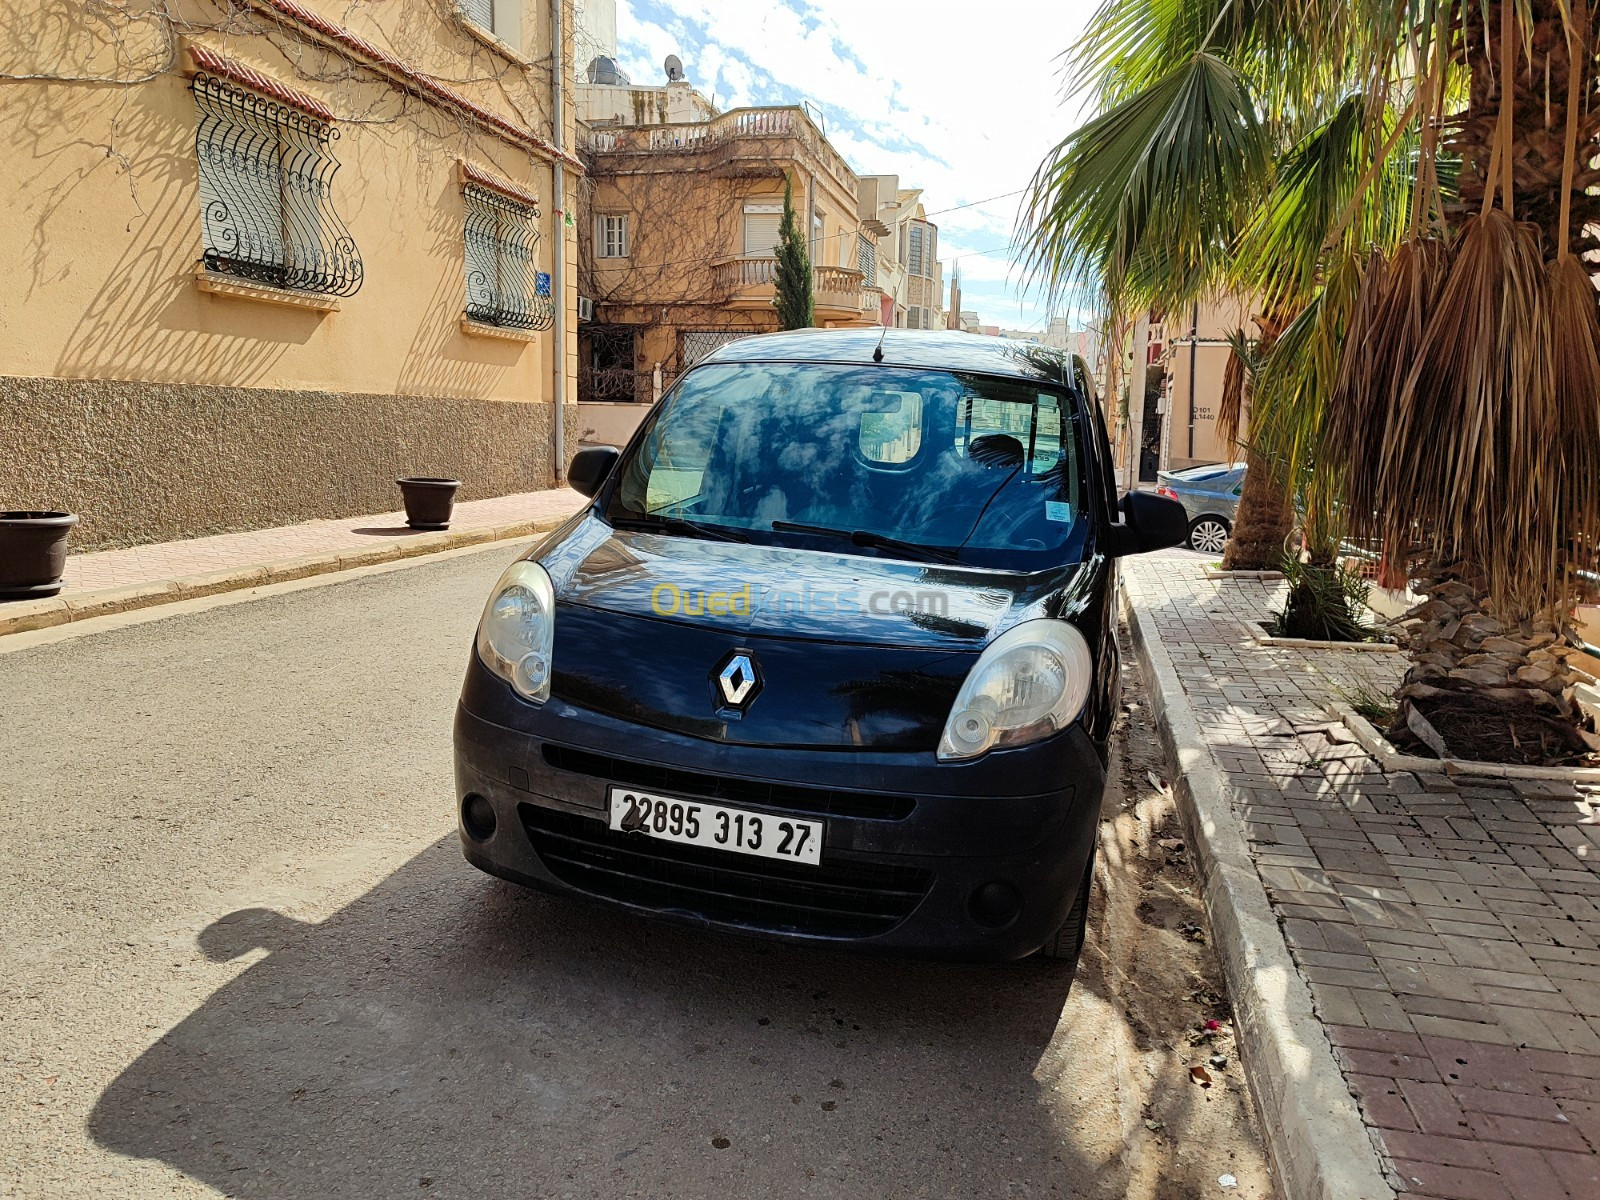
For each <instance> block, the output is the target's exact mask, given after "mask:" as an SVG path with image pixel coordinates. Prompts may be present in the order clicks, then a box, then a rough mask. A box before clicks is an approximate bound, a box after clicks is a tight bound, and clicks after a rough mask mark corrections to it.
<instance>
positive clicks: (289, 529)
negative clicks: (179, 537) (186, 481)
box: [63, 488, 583, 595]
mask: <svg viewBox="0 0 1600 1200" xmlns="http://www.w3.org/2000/svg"><path fill="white" fill-rule="evenodd" d="M582 503H583V497H582V496H580V495H579V494H578V493H577V492H574V491H573V490H572V489H571V488H550V489H548V490H546V491H540V492H519V493H517V494H516V495H511V496H496V497H494V498H493V499H489V500H467V501H463V502H462V503H459V504H457V505H456V507H455V512H454V514H453V516H452V518H451V521H450V528H451V529H452V530H454V531H461V530H473V529H487V528H493V527H495V526H499V525H509V524H512V523H514V522H518V521H538V520H546V519H550V518H559V517H565V516H567V515H568V514H569V513H572V512H574V511H576V510H577V508H578V506H579V505H580V504H582ZM417 536H419V535H418V532H417V531H416V530H413V529H409V528H407V526H406V518H405V513H404V512H387V513H375V514H370V515H367V516H360V517H345V518H341V519H338V520H326V521H306V522H303V523H302V524H299V525H286V526H282V527H280V528H276V529H255V530H251V531H249V532H246V533H223V534H217V535H215V536H213V537H202V538H190V539H187V540H185V541H179V542H157V543H153V544H150V545H144V546H130V547H128V548H127V549H124V550H100V551H93V552H90V553H87V554H71V555H68V557H67V569H66V574H65V576H64V578H65V580H66V587H65V588H64V590H63V594H66V595H71V594H73V593H80V592H87V591H97V590H100V589H103V588H121V587H131V586H135V585H138V584H144V583H154V582H157V581H160V580H163V579H179V578H182V577H185V576H189V575H200V574H204V573H206V572H210V571H225V570H229V569H232V568H238V567H250V566H255V565H257V564H259V563H271V562H275V561H279V560H282V559H289V558H298V557H300V556H302V555H308V554H334V553H341V552H345V553H348V552H353V551H357V550H363V549H367V548H370V547H372V546H377V545H383V544H384V543H386V542H392V541H395V540H397V539H398V540H404V539H407V538H414V537H417Z"/></svg>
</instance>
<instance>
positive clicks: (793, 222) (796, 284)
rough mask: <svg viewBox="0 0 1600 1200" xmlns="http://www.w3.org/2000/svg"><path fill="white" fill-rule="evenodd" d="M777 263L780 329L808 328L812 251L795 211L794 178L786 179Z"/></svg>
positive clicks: (775, 301) (774, 280)
mask: <svg viewBox="0 0 1600 1200" xmlns="http://www.w3.org/2000/svg"><path fill="white" fill-rule="evenodd" d="M777 258H778V262H777V266H776V268H775V269H774V271H773V276H772V283H773V290H774V292H775V293H776V294H775V295H774V297H773V301H772V302H773V304H774V305H775V306H776V307H777V309H778V328H779V329H809V328H810V327H811V325H812V323H813V321H812V317H813V313H812V307H813V296H812V288H811V252H810V251H809V250H807V249H806V239H805V237H804V235H803V234H802V232H801V229H800V221H799V218H798V217H796V216H795V211H794V180H793V179H792V178H790V177H789V176H785V177H784V180H783V221H782V223H781V224H780V225H779V226H778V246H777Z"/></svg>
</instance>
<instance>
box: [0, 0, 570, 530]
mask: <svg viewBox="0 0 1600 1200" xmlns="http://www.w3.org/2000/svg"><path fill="white" fill-rule="evenodd" d="M563 3H564V6H565V11H564V12H563V14H562V19H561V20H560V22H559V25H560V28H561V36H560V37H559V38H558V37H557V36H556V30H557V25H558V22H557V20H556V19H555V16H554V14H553V12H552V9H553V7H555V6H553V5H552V4H551V3H549V2H548V0H461V3H460V4H459V6H458V7H457V6H452V5H447V4H439V5H432V4H430V5H414V4H398V3H395V4H382V5H348V4H343V3H335V2H334V0H164V2H157V0H132V2H130V3H126V4H120V5H82V4H77V3H69V2H67V0H46V2H45V3H40V2H38V0H0V7H3V8H4V9H5V10H7V14H6V24H7V28H8V37H7V39H6V43H5V45H4V46H3V47H0V74H3V76H4V77H5V78H6V79H7V80H8V81H7V82H5V83H4V84H0V127H3V129H4V132H3V133H0V138H4V139H5V140H6V141H7V142H8V143H9V145H8V146H7V151H8V152H7V153H6V155H5V164H6V165H5V167H4V168H0V202H3V203H4V205H5V209H6V212H7V214H8V219H7V221H5V222H4V223H3V224H0V246H3V247H4V251H5V253H6V258H7V260H8V261H10V262H12V263H13V264H14V266H15V267H16V268H17V269H15V270H13V272H11V273H10V275H9V276H8V278H7V280H6V281H5V282H4V283H0V288H4V289H5V291H6V299H5V302H4V303H3V304H0V462H3V463H5V464H6V468H7V469H6V470H5V471H3V472H0V507H21V508H41V507H60V508H68V509H71V510H73V511H76V512H78V513H80V514H81V516H82V525H81V526H80V529H79V532H78V535H77V536H76V537H75V543H76V544H77V545H78V547H79V548H92V547H96V546H108V545H116V544H129V543H134V542H140V541H148V540H158V539H167V538H174V537H184V536H192V535H198V534H205V533H213V532H221V531H224V530H230V529H244V528H256V527H262V526H267V525H275V524H282V523H287V522H292V521H296V520H302V519H306V518H310V517H319V516H340V515H353V514H358V513H363V512H378V511H385V510H388V509H392V508H395V507H397V502H398V496H397V493H396V491H395V488H394V482H393V481H394V479H395V477H396V476H400V475H408V474H423V475H448V476H454V477H459V478H461V479H462V480H463V481H464V486H463V489H462V495H463V497H468V498H470V497H473V496H486V495H496V494H505V493H509V492H516V491H524V490H529V489H533V488H538V487H547V486H549V485H550V484H551V483H552V482H553V481H554V480H555V478H556V477H557V475H558V468H559V467H561V466H562V465H563V464H562V462H561V461H560V456H559V454H558V451H557V436H556V434H557V425H558V421H557V415H556V404H555V402H556V397H557V395H558V394H564V396H565V400H566V401H567V404H568V406H569V407H568V408H567V409H565V410H564V411H563V415H564V416H565V417H566V418H567V419H566V420H565V421H564V422H562V424H565V425H567V426H570V425H571V424H572V421H573V419H575V416H576V411H575V407H574V406H572V402H573V401H574V400H575V398H576V388H575V382H576V337H575V334H576V321H575V315H576V314H575V309H576V290H575V287H574V286H573V285H574V275H575V268H576V237H575V232H576V231H575V230H574V229H573V228H571V225H572V222H571V221H570V219H569V218H567V216H566V214H569V213H571V212H572V211H573V209H574V207H575V200H576V195H577V191H578V181H579V179H580V178H581V173H582V170H583V163H582V160H581V159H580V158H578V157H577V156H576V155H574V154H573V153H572V150H571V147H572V146H573V144H574V139H575V133H576V126H575V122H574V116H573V113H572V112H571V108H570V105H568V106H567V107H566V115H565V120H564V121H559V122H558V121H557V119H556V112H557V106H556V96H555V89H554V87H553V85H552V71H551V66H552V62H553V61H554V60H557V59H558V58H559V60H560V61H562V62H563V63H565V62H567V61H569V59H570V54H571V35H570V29H571V24H570V20H571V4H572V0H563ZM558 42H559V43H560V44H559V46H558ZM558 49H559V50H560V54H559V55H557V53H556V51H557V50H558ZM561 74H563V75H564V74H565V67H563V70H562V72H561ZM558 174H560V175H561V176H563V178H564V182H563V190H564V192H565V194H564V195H561V194H557V191H556V177H557V175H558ZM557 256H561V257H562V258H563V259H564V264H563V266H564V270H562V271H557V269H556V259H557ZM562 275H564V277H565V281H566V287H565V288H564V289H558V288H557V286H556V283H555V280H556V278H557V277H559V276H562ZM558 324H562V325H564V326H565V331H566V343H567V344H566V346H565V347H561V346H558V345H557V342H556V327H557V325H558ZM569 440H570V441H572V442H573V443H574V444H575V441H576V439H575V438H573V439H569Z"/></svg>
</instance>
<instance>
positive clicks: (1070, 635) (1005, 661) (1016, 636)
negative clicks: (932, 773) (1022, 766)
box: [939, 618, 1094, 760]
mask: <svg viewBox="0 0 1600 1200" xmlns="http://www.w3.org/2000/svg"><path fill="white" fill-rule="evenodd" d="M1093 678H1094V660H1093V657H1092V656H1091V655H1090V653H1089V644H1088V643H1087V642H1085V641H1084V640H1083V635H1082V634H1081V633H1079V632H1078V631H1077V630H1076V629H1074V628H1073V627H1072V626H1071V625H1069V624H1067V622H1065V621H1055V620H1050V619H1048V618H1040V619H1038V620H1033V621H1024V622H1023V623H1022V624H1020V625H1018V626H1016V627H1015V628H1013V629H1008V630H1006V632H1005V633H1002V634H1001V635H1000V636H999V637H997V638H995V640H994V641H993V642H991V643H990V644H989V648H988V649H987V650H985V651H984V652H983V654H982V656H981V657H979V659H978V662H977V665H976V666H974V667H973V668H972V670H971V671H970V672H969V673H968V675H967V679H966V682H965V683H963V684H962V685H961V691H960V693H959V694H958V695H957V696H956V702H955V705H954V707H952V708H951V710H950V719H949V720H948V721H946V722H945V725H944V736H943V737H942V738H940V739H939V757H940V758H941V759H944V760H949V759H959V758H976V757H977V756H978V755H980V754H984V753H986V752H987V751H989V750H992V749H993V748H994V747H996V746H1025V745H1027V744H1028V743H1029V742H1037V741H1039V740H1040V739H1041V738H1047V737H1049V736H1050V735H1051V734H1052V733H1055V732H1056V731H1057V730H1060V729H1065V728H1066V727H1067V726H1068V725H1070V724H1072V722H1074V721H1076V720H1077V719H1078V714H1079V713H1081V712H1082V711H1083V705H1084V702H1085V701H1086V700H1087V699H1088V698H1089V684H1090V681H1091V680H1092V679H1093Z"/></svg>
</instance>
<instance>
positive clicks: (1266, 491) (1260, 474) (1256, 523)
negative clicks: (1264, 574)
mask: <svg viewBox="0 0 1600 1200" xmlns="http://www.w3.org/2000/svg"><path fill="white" fill-rule="evenodd" d="M1245 461H1246V462H1247V463H1248V464H1249V466H1248V469H1247V470H1246V471H1245V474H1244V491H1243V493H1242V494H1241V495H1240V497H1239V511H1238V513H1237V514H1236V515H1235V517H1234V521H1233V532H1232V534H1231V536H1230V537H1229V538H1228V547H1227V549H1226V550H1224V551H1223V552H1222V569H1223V570H1224V571H1272V570H1276V569H1277V567H1278V565H1279V563H1280V562H1281V561H1282V559H1283V543H1284V540H1285V539H1286V538H1288V536H1289V533H1290V531H1291V530H1292V529H1293V528H1294V508H1293V506H1292V505H1290V503H1289V492H1288V489H1287V488H1286V487H1284V485H1283V481H1282V480H1281V479H1280V478H1279V475H1278V472H1277V470H1276V469H1275V464H1274V463H1273V462H1272V461H1271V460H1270V459H1268V458H1266V457H1264V456H1263V455H1260V454H1257V453H1256V451H1255V449H1254V448H1248V449H1247V450H1246V451H1245Z"/></svg>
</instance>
